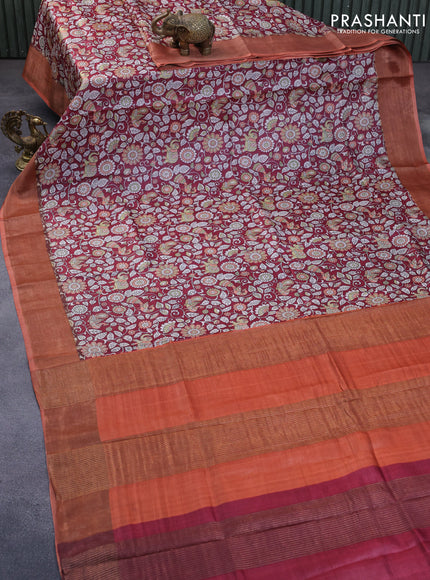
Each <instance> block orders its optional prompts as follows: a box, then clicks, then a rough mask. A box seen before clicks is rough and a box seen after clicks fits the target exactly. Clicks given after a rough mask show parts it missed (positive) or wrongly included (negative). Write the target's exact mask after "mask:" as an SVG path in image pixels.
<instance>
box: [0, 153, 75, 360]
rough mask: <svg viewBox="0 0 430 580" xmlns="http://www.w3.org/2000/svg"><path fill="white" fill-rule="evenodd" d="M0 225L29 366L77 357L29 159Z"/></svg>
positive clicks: (2, 212) (9, 197) (5, 208)
mask: <svg viewBox="0 0 430 580" xmlns="http://www.w3.org/2000/svg"><path fill="white" fill-rule="evenodd" d="M0 228H1V233H2V238H3V251H4V254H5V260H6V264H7V266H8V271H9V275H10V278H11V283H12V289H13V291H14V297H15V304H16V308H17V311H18V315H19V318H20V323H21V328H22V331H23V335H24V340H25V344H26V348H27V356H28V359H29V364H30V369H31V370H32V371H33V370H35V369H37V368H47V367H51V366H58V365H62V364H66V363H68V362H72V361H77V360H79V357H78V354H77V352H76V348H75V342H74V339H73V336H72V332H71V329H70V325H69V322H68V319H67V317H66V314H65V312H64V308H63V304H62V301H61V298H60V295H59V292H58V286H57V281H56V279H55V275H54V272H53V270H52V266H51V263H50V260H49V256H48V252H47V249H46V244H45V237H44V234H43V227H42V222H41V219H40V215H39V206H38V200H37V185H36V173H35V166H34V161H33V160H32V161H31V162H30V163H29V165H28V166H27V168H26V169H25V170H24V171H23V173H22V174H21V175H20V177H19V178H18V179H17V180H16V181H15V182H14V184H13V185H12V188H11V189H10V192H9V195H8V197H7V199H6V201H5V203H4V205H3V207H2V210H1V219H0ZM46 320H49V321H50V323H49V331H48V330H47V327H46Z"/></svg>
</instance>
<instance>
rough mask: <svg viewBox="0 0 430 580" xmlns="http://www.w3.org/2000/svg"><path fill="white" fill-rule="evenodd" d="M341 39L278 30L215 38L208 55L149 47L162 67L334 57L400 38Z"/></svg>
mask: <svg viewBox="0 0 430 580" xmlns="http://www.w3.org/2000/svg"><path fill="white" fill-rule="evenodd" d="M344 36H345V39H343V38H342V39H341V37H340V36H339V35H338V34H335V33H334V32H328V33H327V34H326V35H325V36H320V37H307V36H300V35H296V34H291V33H288V34H276V35H267V36H264V37H258V36H257V37H243V36H239V37H237V38H232V39H230V40H220V41H216V42H214V43H213V45H212V52H211V54H210V55H209V56H203V55H202V54H200V52H199V51H198V49H197V48H196V47H194V46H193V45H190V47H189V48H190V54H189V56H182V55H181V54H180V52H179V50H178V49H176V48H170V47H168V46H166V45H164V44H159V43H156V42H150V43H149V51H150V54H151V57H152V59H153V60H154V62H155V64H156V65H157V66H158V67H160V68H169V67H172V66H175V67H181V68H187V67H195V66H202V67H205V66H216V65H222V64H232V63H237V62H246V61H250V60H275V59H284V58H308V57H314V58H315V57H317V58H318V57H320V58H324V57H334V56H339V55H341V54H353V53H357V52H369V51H375V50H376V49H378V48H379V47H381V46H384V45H386V44H393V43H396V42H397V41H396V40H395V39H393V38H391V37H389V36H385V35H383V34H366V35H363V34H354V33H352V34H348V35H344Z"/></svg>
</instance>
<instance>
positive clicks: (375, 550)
mask: <svg viewBox="0 0 430 580" xmlns="http://www.w3.org/2000/svg"><path fill="white" fill-rule="evenodd" d="M161 4H162V6H161V8H162V9H164V8H166V6H165V3H163V2H162V3H161ZM227 4H228V6H227V7H226V5H225V3H224V4H223V5H222V6H221V5H220V4H218V3H217V2H215V1H214V0H210V1H207V2H205V9H206V10H209V11H212V13H214V14H218V16H217V18H218V21H219V23H220V27H221V24H222V22H224V23H225V26H224V28H221V32H220V33H219V34H220V37H219V40H220V42H222V41H225V42H228V41H229V40H231V39H232V38H233V37H234V38H237V34H239V35H240V36H243V37H246V31H247V30H249V31H251V33H250V34H249V36H250V37H251V38H256V39H259V40H258V41H257V44H258V43H261V38H264V35H265V34H267V31H268V25H270V26H271V29H270V30H271V32H272V33H273V34H275V35H279V36H280V37H284V36H285V35H291V36H290V37H289V38H290V40H291V42H292V44H291V47H292V48H291V50H290V49H288V51H286V52H284V53H283V54H277V53H276V51H273V52H272V53H271V55H270V57H268V58H267V59H266V60H253V59H250V60H246V61H244V62H230V63H226V62H223V61H222V60H221V61H220V62H216V61H215V62H213V61H212V62H211V63H209V64H208V66H196V67H194V66H187V67H184V68H177V67H174V68H169V69H165V68H162V69H161V70H160V69H159V68H158V66H157V64H156V63H155V62H154V61H153V60H152V57H151V55H150V52H149V48H148V47H149V43H150V42H152V38H151V36H150V23H151V20H152V18H154V17H155V15H156V12H157V11H158V10H160V7H159V6H158V4H157V7H155V6H152V4H151V3H149V2H148V3H147V4H145V5H144V8H145V9H144V10H143V9H142V6H143V5H142V3H139V2H135V1H131V0H130V1H128V2H126V3H116V4H115V5H114V4H112V5H106V4H104V3H102V2H97V1H96V2H93V3H89V2H88V3H85V4H84V3H82V5H81V4H79V5H78V4H70V3H66V2H65V1H64V2H62V1H58V0H57V1H56V2H50V1H45V2H43V3H42V5H41V11H40V14H39V18H38V22H37V24H36V29H35V35H34V37H33V45H32V48H31V49H30V52H29V56H28V59H27V63H26V72H25V75H26V78H27V79H28V82H29V83H30V84H31V85H32V86H34V88H35V89H36V90H37V91H38V92H39V93H40V94H41V95H42V96H43V97H44V98H45V100H46V101H47V102H48V103H49V104H50V105H51V106H52V107H53V108H54V109H55V110H57V111H58V112H59V113H62V116H61V119H60V121H59V123H58V124H57V126H56V127H55V129H54V130H53V132H52V133H51V135H50V136H49V139H47V140H46V141H45V143H44V144H43V145H42V147H41V148H40V150H39V151H38V153H37V155H36V157H35V159H34V160H33V161H32V162H31V164H30V165H29V166H28V168H27V169H26V170H25V171H24V172H23V173H22V175H21V176H20V177H19V178H18V179H17V180H16V182H15V183H14V184H13V186H12V188H11V190H10V192H9V195H8V197H7V199H6V202H5V204H4V206H3V208H2V212H1V221H0V225H1V231H2V240H3V247H4V252H5V256H6V261H7V265H8V270H9V273H10V278H11V282H12V287H13V290H14V296H15V302H16V307H17V311H18V315H19V318H20V322H21V326H22V330H23V334H24V339H25V343H26V348H27V353H28V359H29V364H30V368H31V373H32V380H33V385H34V390H35V393H36V396H37V400H38V403H39V406H40V410H41V416H42V422H43V427H44V434H45V445H46V454H47V467H48V471H49V478H50V495H51V503H52V511H53V518H54V524H55V543H56V550H57V555H58V563H59V570H60V573H61V576H62V577H63V578H65V579H68V580H78V579H79V580H82V579H87V580H96V579H100V580H101V579H107V578H109V579H118V580H120V579H122V580H132V579H136V580H141V579H148V580H149V579H150V580H153V579H163V580H164V579H166V580H188V579H189V580H205V579H220V580H221V579H225V580H227V579H229V580H230V579H231V580H233V579H242V580H245V579H246V580H263V579H265V580H266V579H269V578H270V579H272V578H273V579H278V578H297V579H300V580H302V579H309V580H311V579H315V578H338V579H345V580H346V579H350V578H362V577H363V578H364V577H366V578H369V579H375V580H376V579H378V580H380V579H400V578H405V579H406V578H408V579H410V578H416V579H421V578H426V577H427V576H429V574H430V552H429V549H428V546H429V535H430V492H429V490H430V445H429V440H430V389H429V383H430V381H429V371H430V355H429V352H430V323H429V311H430V295H429V288H430V284H429V282H430V265H429V259H430V257H429V254H430V252H429V250H430V243H429V240H430V221H429V217H428V216H429V215H430V202H429V199H430V198H429V175H430V174H429V166H428V164H427V161H426V159H425V156H424V151H423V147H422V142H421V136H420V130H419V125H418V119H417V112H416V107H415V102H414V89H413V77H412V66H411V62H410V57H409V55H408V54H407V52H406V50H405V49H404V47H403V46H402V45H400V44H399V43H397V42H395V41H393V40H392V39H381V38H380V37H374V36H372V35H370V36H367V35H360V36H355V35H352V36H351V37H350V38H349V40H345V39H343V37H342V39H339V38H338V37H337V35H336V33H335V31H333V30H328V29H327V27H325V26H324V25H322V24H321V23H318V22H316V21H313V20H311V19H308V18H307V17H305V16H304V15H300V14H299V13H297V12H295V11H293V10H291V9H289V8H287V7H284V6H283V5H281V4H278V3H277V2H274V1H272V0H270V1H269V0H268V1H267V2H264V1H262V0H261V1H260V0H253V1H252V2H249V3H247V4H246V5H245V3H243V2H241V1H239V0H236V1H234V0H231V1H229V2H228V3H227ZM183 7H184V8H189V9H195V8H198V7H199V2H194V1H189V2H185V3H184V6H183ZM217 11H218V12H217ZM66 15H67V18H66ZM245 24H246V26H245ZM241 26H242V27H241ZM233 33H234V34H233ZM236 33H237V34H236ZM84 37H85V42H83V38H84ZM301 37H302V38H303V39H304V41H303V44H306V42H309V41H310V39H318V43H319V45H320V46H319V48H318V51H317V52H316V54H315V55H312V54H310V55H307V56H306V58H305V57H304V56H305V55H303V54H302V53H300V50H299V49H298V48H297V47H298V46H299V44H300V43H299V40H300V38H301ZM333 38H334V39H337V40H336V42H337V41H338V42H339V50H338V53H336V54H331V55H329V56H327V55H328V54H329V51H330V50H331V49H332V47H333ZM278 41H279V38H278V39H277V40H276V41H274V44H276V46H277V48H276V50H278V48H279V47H278V45H277V43H278ZM251 44H252V43H251ZM272 46H273V45H272ZM324 50H325V51H326V54H325V55H324V54H323V53H324ZM170 64H172V63H170ZM189 64H190V63H189Z"/></svg>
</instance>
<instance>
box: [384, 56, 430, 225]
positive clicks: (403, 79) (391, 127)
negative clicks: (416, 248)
mask: <svg viewBox="0 0 430 580" xmlns="http://www.w3.org/2000/svg"><path fill="white" fill-rule="evenodd" d="M375 65H376V70H377V73H378V101H379V110H380V115H381V122H382V127H383V130H384V137H385V143H386V147H387V153H388V156H389V159H390V161H391V163H392V164H393V166H394V167H395V169H396V171H397V174H398V176H399V178H400V180H401V181H402V183H403V185H404V186H405V187H406V188H407V189H408V190H409V192H410V193H411V195H412V197H413V198H414V200H415V202H416V203H417V205H418V206H419V207H420V208H421V210H422V211H423V212H424V213H425V214H426V215H427V216H430V192H429V183H430V165H429V164H428V162H427V160H426V157H425V153H424V146H423V142H422V137H421V129H420V125H419V120H418V112H417V108H416V99H415V88H414V76H413V68H412V59H411V56H410V55H409V53H408V52H407V50H406V48H405V47H404V46H402V45H396V46H387V47H383V48H381V50H379V51H377V53H376V55H375ZM400 112H401V114H399V113H400ZM399 135H401V136H402V138H401V139H399Z"/></svg>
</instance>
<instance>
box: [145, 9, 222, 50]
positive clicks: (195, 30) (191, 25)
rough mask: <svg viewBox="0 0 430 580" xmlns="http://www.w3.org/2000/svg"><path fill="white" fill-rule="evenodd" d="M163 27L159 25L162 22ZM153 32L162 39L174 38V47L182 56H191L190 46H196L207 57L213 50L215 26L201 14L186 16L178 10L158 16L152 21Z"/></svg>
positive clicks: (195, 13)
mask: <svg viewBox="0 0 430 580" xmlns="http://www.w3.org/2000/svg"><path fill="white" fill-rule="evenodd" d="M161 20H162V21H163V22H162V23H161V26H160V25H159V24H158V23H159V22H160V21H161ZM152 32H153V33H154V34H156V35H158V36H161V37H162V38H165V37H166V36H171V37H172V46H173V47H174V48H179V49H180V53H181V55H182V56H188V55H189V54H190V47H189V45H190V44H195V45H196V46H197V47H198V49H199V50H200V52H201V53H202V54H203V55H204V56H207V55H209V54H210V53H211V50H212V39H213V36H214V33H215V26H214V25H213V23H212V22H210V20H208V18H207V17H206V16H205V15H204V14H201V13H198V12H192V13H191V14H184V13H183V12H182V10H178V11H177V12H176V14H172V13H171V12H170V10H169V11H168V12H165V13H164V14H161V15H160V16H157V17H156V18H154V20H153V21H152Z"/></svg>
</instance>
